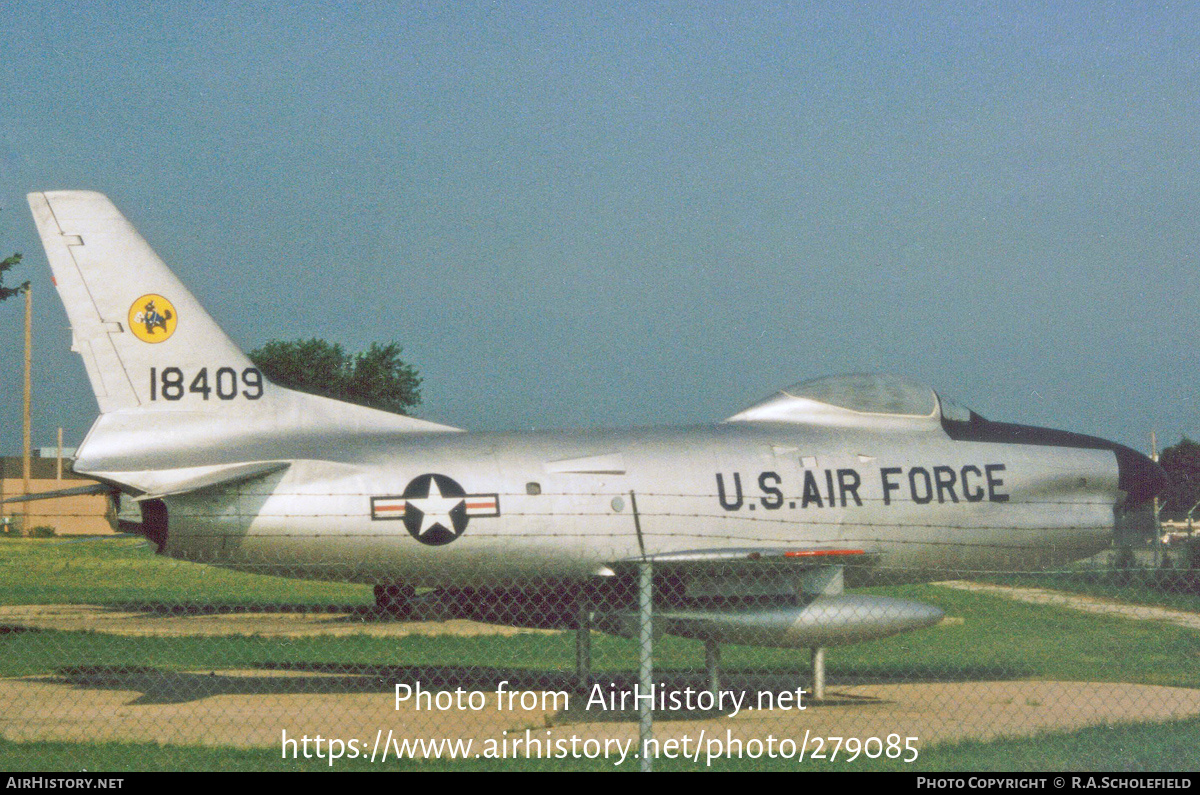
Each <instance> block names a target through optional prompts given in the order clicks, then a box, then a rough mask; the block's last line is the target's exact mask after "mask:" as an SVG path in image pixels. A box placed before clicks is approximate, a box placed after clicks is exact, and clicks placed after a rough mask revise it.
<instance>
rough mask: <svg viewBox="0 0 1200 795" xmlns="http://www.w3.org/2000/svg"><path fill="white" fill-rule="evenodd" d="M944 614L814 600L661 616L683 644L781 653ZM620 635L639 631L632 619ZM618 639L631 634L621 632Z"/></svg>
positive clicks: (877, 601)
mask: <svg viewBox="0 0 1200 795" xmlns="http://www.w3.org/2000/svg"><path fill="white" fill-rule="evenodd" d="M943 615H944V613H943V612H942V610H940V609H939V608H936V607H933V606H931V605H927V604H923V603H921V602H913V601H908V600H905V599H893V598H890V597H886V596H866V595H863V596H860V595H857V594H842V595H839V596H818V597H817V598H815V599H813V600H812V601H810V602H808V603H806V604H799V605H781V606H774V607H758V608H751V609H745V610H729V609H723V610H660V611H657V612H656V613H655V616H654V620H655V622H656V624H657V625H658V627H659V628H661V631H662V632H665V633H666V634H668V635H676V636H678V637H682V638H692V639H694V640H706V641H714V642H716V643H734V644H740V645H747V646H774V647H777V648H785V649H799V648H809V647H813V646H840V645H844V644H848V643H859V642H861V641H864V640H874V639H876V638H885V637H887V636H888V635H896V634H898V633H901V632H908V631H910V630H914V629H922V628H924V627H930V626H933V625H934V624H937V623H938V622H939V621H941V620H942V617H943ZM620 621H621V624H622V625H623V627H622V628H623V629H629V628H634V627H636V626H637V618H636V616H634V615H633V614H625V615H622V616H621V617H620ZM619 634H631V633H629V632H620V633H619Z"/></svg>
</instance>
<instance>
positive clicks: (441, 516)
mask: <svg viewBox="0 0 1200 795" xmlns="http://www.w3.org/2000/svg"><path fill="white" fill-rule="evenodd" d="M463 500H464V498H463V497H443V496H442V490H441V489H439V488H438V484H437V479H436V478H430V479H429V494H428V495H426V496H424V497H417V498H416V499H409V500H408V504H409V505H411V506H413V507H414V508H416V509H417V510H418V511H420V512H421V529H420V530H418V531H417V535H419V536H423V535H425V534H426V533H428V532H429V531H430V530H432V529H433V528H435V527H438V526H439V525H440V526H441V527H442V529H444V530H448V531H450V532H452V533H453V532H454V520H453V519H451V518H450V512H451V511H453V510H454V509H455V508H457V507H458V506H459V505H461V504H462V502H463Z"/></svg>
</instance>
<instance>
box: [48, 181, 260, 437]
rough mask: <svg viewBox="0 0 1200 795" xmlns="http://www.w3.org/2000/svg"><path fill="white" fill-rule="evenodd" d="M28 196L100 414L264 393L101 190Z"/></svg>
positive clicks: (193, 405) (197, 406) (190, 406)
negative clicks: (96, 191)
mask: <svg viewBox="0 0 1200 795" xmlns="http://www.w3.org/2000/svg"><path fill="white" fill-rule="evenodd" d="M28 199H29V206H30V208H31V209H32V210H33V217H34V221H35V222H36V224H37V229H38V234H39V235H40V236H41V239H42V245H43V246H44V247H45V249H46V257H47V258H48V259H49V261H50V268H51V270H52V271H53V274H54V281H55V286H56V287H57V288H58V293H59V295H60V296H61V298H62V301H63V304H64V305H65V306H66V310H67V315H68V317H69V319H70V321H71V331H72V343H73V344H72V349H73V350H75V351H77V352H78V353H79V354H80V355H81V356H82V357H83V361H84V365H85V366H86V368H87V374H88V378H89V379H90V380H91V384H92V389H93V390H94V391H95V393H96V399H97V401H98V402H99V404H100V411H101V412H102V413H106V414H107V413H110V412H115V411H121V410H126V409H134V408H142V409H155V410H159V409H162V410H170V409H176V408H178V409H183V408H185V407H186V410H188V411H197V410H204V408H206V407H213V406H218V405H220V404H222V403H226V404H227V403H228V402H229V401H233V400H253V399H255V396H256V395H257V397H261V396H262V394H263V380H262V376H261V375H260V374H258V371H257V370H256V369H254V367H253V365H252V364H251V362H250V361H249V359H247V358H246V356H245V354H243V353H242V352H241V351H240V350H239V349H238V347H237V346H236V345H234V344H233V342H232V341H231V340H230V339H229V337H227V336H226V335H225V333H224V332H223V331H221V329H220V327H218V326H217V324H216V323H215V322H213V319H212V318H211V317H209V316H208V314H207V313H206V312H205V311H204V309H203V308H202V307H201V306H200V305H199V304H198V303H197V302H196V299H195V298H193V297H192V294H191V293H190V292H188V290H187V288H185V287H184V286H183V285H182V284H181V283H180V282H179V280H178V279H176V278H175V275H174V274H173V273H171V271H170V270H168V268H167V266H166V265H165V264H164V263H163V261H162V260H161V259H159V258H158V255H156V254H155V253H154V251H153V250H152V249H151V248H150V246H149V245H148V244H147V243H146V241H145V240H144V239H143V238H142V236H141V235H139V234H138V233H137V230H135V229H134V228H133V226H132V225H131V224H130V223H129V222H128V221H127V220H126V219H125V217H124V216H122V215H121V213H120V212H119V211H118V210H117V208H116V207H114V206H113V203H112V202H111V201H109V200H108V198H107V197H106V196H104V195H102V194H99V193H93V192H90V191H50V192H46V193H31V194H29V196H28ZM185 398H187V399H185Z"/></svg>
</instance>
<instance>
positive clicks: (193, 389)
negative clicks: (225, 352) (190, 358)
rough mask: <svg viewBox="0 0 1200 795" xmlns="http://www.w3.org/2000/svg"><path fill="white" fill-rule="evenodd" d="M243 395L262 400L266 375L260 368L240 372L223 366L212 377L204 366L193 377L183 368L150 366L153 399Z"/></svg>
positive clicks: (234, 396)
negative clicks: (263, 375)
mask: <svg viewBox="0 0 1200 795" xmlns="http://www.w3.org/2000/svg"><path fill="white" fill-rule="evenodd" d="M239 394H240V395H241V396H242V397H244V398H245V399H246V400H258V399H259V398H260V397H262V396H263V377H262V373H261V372H259V370H258V368H257V367H247V368H246V369H244V370H242V372H241V374H240V376H239V374H238V371H237V370H235V369H233V368H232V367H221V368H218V369H217V370H215V371H214V372H213V374H212V376H211V378H210V377H209V372H208V368H207V367H201V368H200V371H199V372H197V373H196V374H195V375H194V376H192V378H191V379H190V380H189V379H188V377H187V375H186V374H185V373H184V372H183V369H182V368H179V367H164V368H162V370H161V371H160V370H159V369H158V368H157V367H151V368H150V399H151V400H160V399H161V400H183V396H184V395H200V396H201V398H202V399H204V400H208V399H209V398H211V397H212V396H214V395H215V396H216V397H217V399H219V400H234V399H235V398H237V397H238V395H239Z"/></svg>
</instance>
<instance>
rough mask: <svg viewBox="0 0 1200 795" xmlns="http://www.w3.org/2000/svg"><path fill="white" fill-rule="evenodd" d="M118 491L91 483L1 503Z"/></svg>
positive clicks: (11, 498) (9, 499)
mask: <svg viewBox="0 0 1200 795" xmlns="http://www.w3.org/2000/svg"><path fill="white" fill-rule="evenodd" d="M114 491H116V489H114V488H113V487H112V486H106V485H104V484H103V483H91V484H89V485H87V486H76V487H75V488H71V489H58V490H57V491H42V492H39V493H37V494H25V495H22V496H20V497H9V498H8V499H5V500H0V502H6V503H7V502H33V501H34V500H55V499H58V498H59V497H82V496H85V495H88V494H109V493H112V492H114Z"/></svg>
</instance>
